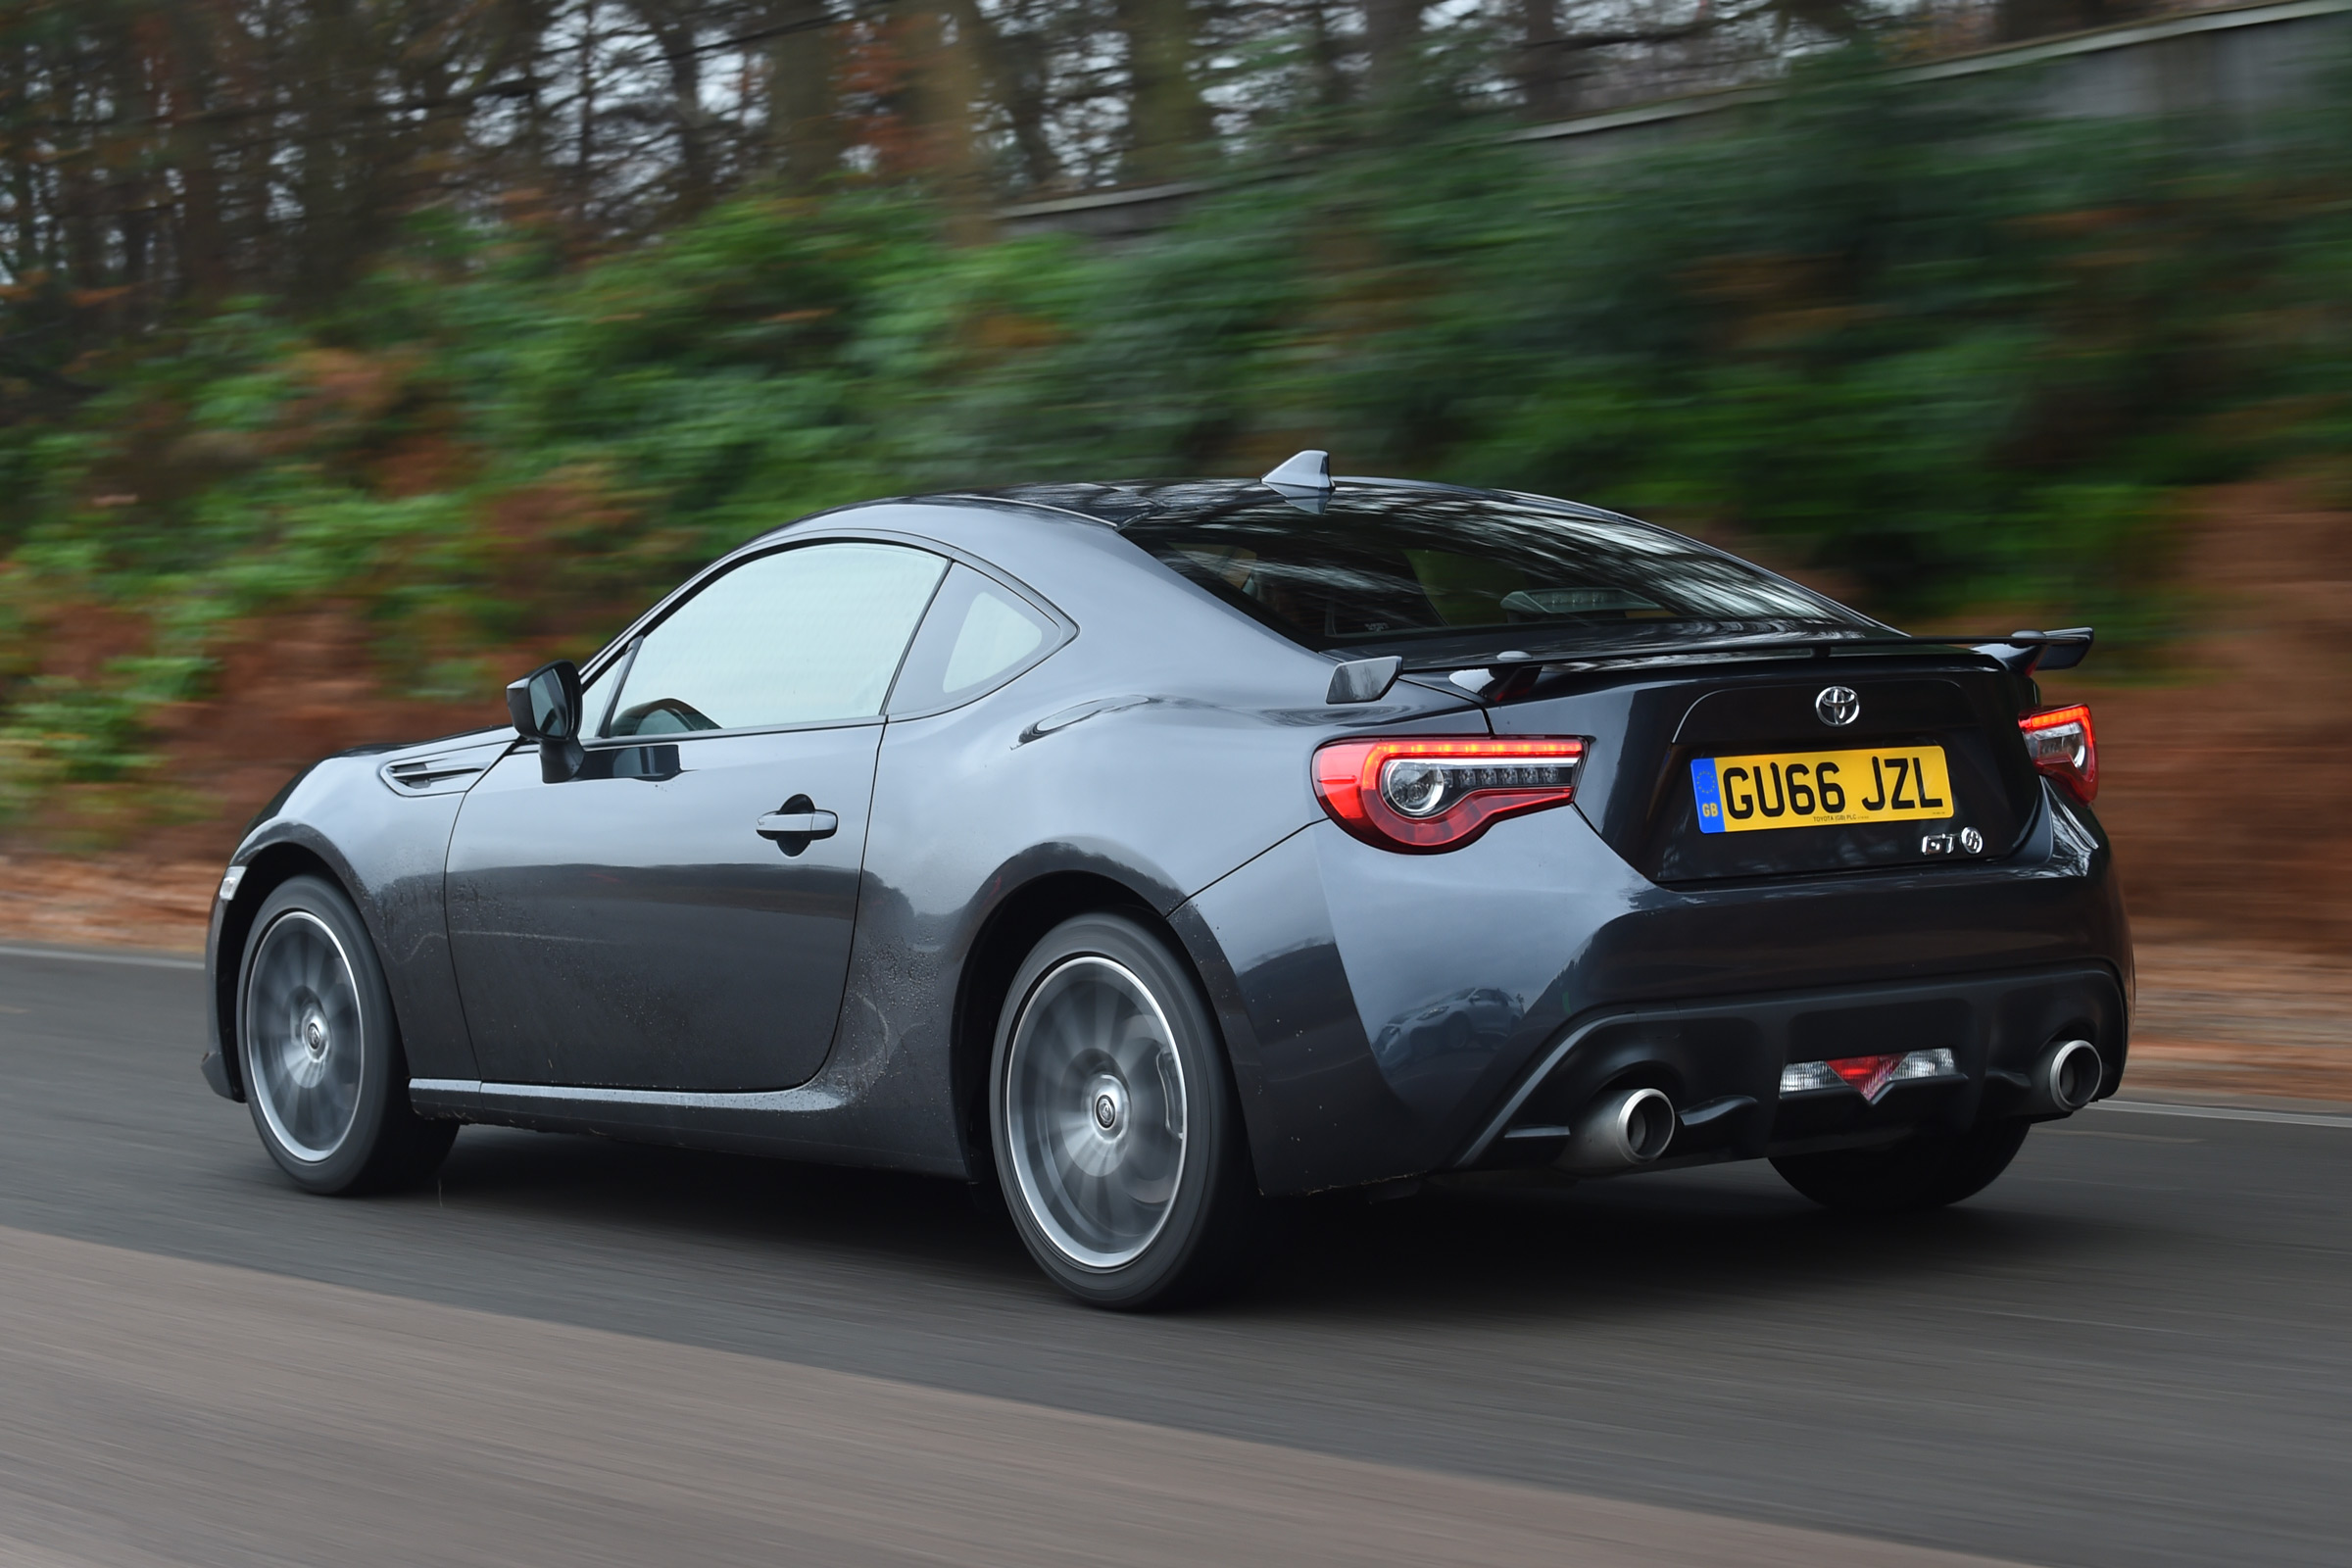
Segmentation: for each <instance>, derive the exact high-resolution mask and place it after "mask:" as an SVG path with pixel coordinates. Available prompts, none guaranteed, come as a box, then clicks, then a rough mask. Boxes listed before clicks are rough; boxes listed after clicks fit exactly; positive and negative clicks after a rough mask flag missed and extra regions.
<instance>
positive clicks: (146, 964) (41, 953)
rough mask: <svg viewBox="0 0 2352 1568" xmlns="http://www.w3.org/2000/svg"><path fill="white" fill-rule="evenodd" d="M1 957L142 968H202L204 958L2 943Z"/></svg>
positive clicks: (0, 946)
mask: <svg viewBox="0 0 2352 1568" xmlns="http://www.w3.org/2000/svg"><path fill="white" fill-rule="evenodd" d="M0 958H63V959H65V960H66V961H67V962H69V963H127V964H130V965H132V966H134V967H136V968H141V969H202V968H203V967H204V960H203V959H202V958H172V957H166V956H164V955H162V954H158V953H88V952H83V951H81V950H78V949H74V948H27V947H16V946H13V945H9V944H5V943H0Z"/></svg>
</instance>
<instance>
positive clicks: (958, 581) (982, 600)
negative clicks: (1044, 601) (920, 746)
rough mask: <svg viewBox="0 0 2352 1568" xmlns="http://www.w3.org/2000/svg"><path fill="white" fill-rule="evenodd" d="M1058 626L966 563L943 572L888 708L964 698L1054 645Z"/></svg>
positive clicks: (947, 704) (923, 707) (944, 704)
mask: <svg viewBox="0 0 2352 1568" xmlns="http://www.w3.org/2000/svg"><path fill="white" fill-rule="evenodd" d="M1061 632H1062V628H1061V627H1059V626H1057V625H1055V624H1054V622H1053V621H1052V620H1050V619H1048V618H1047V617H1046V616H1045V615H1044V614H1043V613H1040V612H1039V611H1038V610H1037V608H1036V607H1035V606H1033V605H1031V604H1030V603H1029V602H1028V601H1027V600H1025V599H1023V598H1021V597H1020V596H1019V595H1018V594H1015V593H1014V592H1013V591H1012V590H1011V589H1009V588H1006V587H1005V586H1004V585H1003V584H1001V583H998V582H996V581H994V580H992V579H991V578H989V577H988V576H987V575H985V574H984V573H981V572H977V571H974V570H972V569H971V568H970V567H969V566H957V567H956V568H955V570H953V571H952V572H950V573H949V574H948V580H947V582H946V583H945V584H944V585H943V586H942V587H941V588H940V590H939V598H938V600H937V601H936V602H934V603H933V605H932V606H931V613H930V614H929V615H927V616H925V617H924V620H923V629H922V632H921V634H920V635H919V636H917V637H916V638H915V640H914V648H913V651H912V652H910V653H909V654H908V655H907V669H906V673H904V674H902V675H901V676H900V677H899V684H898V686H897V688H896V689H895V690H893V691H892V692H891V694H890V711H892V712H893V713H922V712H929V711H932V710H934V709H940V708H952V707H955V706H956V705H957V704H959V703H967V702H970V701H971V700H972V699H973V698H976V697H979V696H981V695H982V694H984V693H986V692H988V691H989V690H991V689H992V688H994V687H997V686H1001V685H1003V684H1004V683H1005V681H1008V680H1010V679H1011V678H1012V677H1013V676H1015V675H1017V674H1019V673H1020V672H1021V671H1022V670H1024V669H1026V668H1028V667H1029V666H1030V665H1031V664H1034V663H1036V662H1038V661H1039V660H1040V659H1042V658H1044V657H1045V656H1046V655H1047V654H1049V653H1051V652H1053V650H1054V647H1055V646H1056V642H1057V640H1058V639H1059V637H1060V636H1061Z"/></svg>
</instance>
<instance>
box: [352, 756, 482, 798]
mask: <svg viewBox="0 0 2352 1568" xmlns="http://www.w3.org/2000/svg"><path fill="white" fill-rule="evenodd" d="M482 766H483V764H482V763H480V762H478V761H475V760H472V759H470V758H465V757H416V758H410V759H408V760H405V761H399V762H386V763H385V764H384V765H383V766H382V767H379V768H377V769H376V771H375V776H376V777H378V778H380V779H382V780H383V781H384V782H385V783H386V784H387V785H389V786H391V788H392V790H393V792H394V793H395V794H399V795H457V794H461V793H463V792H464V791H466V789H468V788H470V787H471V786H472V784H473V781H474V780H475V779H477V778H480V777H481V776H482Z"/></svg>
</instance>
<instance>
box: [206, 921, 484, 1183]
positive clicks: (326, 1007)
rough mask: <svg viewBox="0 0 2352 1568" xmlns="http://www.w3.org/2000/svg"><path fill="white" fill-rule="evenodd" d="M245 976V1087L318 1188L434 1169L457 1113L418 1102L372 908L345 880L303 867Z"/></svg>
mask: <svg viewBox="0 0 2352 1568" xmlns="http://www.w3.org/2000/svg"><path fill="white" fill-rule="evenodd" d="M253 931H254V935H253V940H252V941H250V942H249V943H247V944H246V947H245V961H244V967H243V972H242V973H241V974H240V976H239V979H238V986H237V1045H238V1051H239V1053H240V1057H239V1059H240V1062H241V1064H242V1066H243V1069H244V1074H245V1098H246V1102H247V1103H248V1104H249V1105H250V1107H251V1108H252V1111H253V1124H254V1127H255V1128H256V1129H257V1130H258V1131H259V1132H260V1133H261V1135H262V1145H263V1147H264V1148H266V1149H268V1150H269V1151H270V1158H272V1159H274V1160H276V1161H277V1163H278V1167H279V1168H280V1169H282V1170H283V1171H285V1173H286V1174H287V1175H289V1176H291V1177H293V1178H294V1180H295V1182H296V1183H297V1184H298V1185H300V1186H302V1187H306V1188H308V1189H310V1190H311V1191H312V1192H315V1193H358V1192H380V1191H384V1190H386V1189H390V1188H394V1187H401V1186H406V1185H409V1184H410V1183H413V1182H417V1181H421V1180H423V1179H424V1178H425V1177H427V1176H429V1175H431V1174H432V1173H433V1171H434V1170H435V1169H436V1168H438V1167H439V1165H440V1163H441V1161H442V1159H443V1157H444V1156H446V1155H447V1154H448V1152H449V1146H450V1144H451V1143H452V1142H453V1141H454V1140H455V1139H456V1137H457V1132H458V1126H457V1123H456V1122H447V1121H425V1120H423V1119H422V1118H420V1117H419V1116H418V1115H417V1112H416V1111H415V1110H414V1109H412V1108H411V1107H410V1105H409V1070H408V1063H407V1061H406V1060H405V1059H404V1058H403V1056H402V1054H401V1050H400V1035H399V1031H398V1029H397V1028H396V1027H395V1025H394V1023H393V1018H392V997H391V993H390V991H389V990H388V989H387V988H386V986H385V985H384V974H383V968H382V966H381V965H380V964H378V963H377V962H376V958H375V948H374V946H373V944H371V943H370V942H369V941H368V928H367V927H366V926H365V925H363V924H362V923H361V921H360V912H359V910H357V909H356V908H354V907H352V904H351V901H350V900H349V899H347V898H345V897H344V896H343V892H342V890H341V889H339V888H337V887H335V886H334V885H333V884H331V883H329V882H326V881H323V880H321V879H320V878H318V877H311V876H298V877H294V878H292V879H290V880H289V881H287V882H285V883H283V884H281V885H280V886H278V887H276V888H274V889H272V890H271V892H270V897H269V898H268V899H266V900H264V901H263V904H262V907H261V910H260V912H259V913H257V914H256V915H255V916H254V922H253Z"/></svg>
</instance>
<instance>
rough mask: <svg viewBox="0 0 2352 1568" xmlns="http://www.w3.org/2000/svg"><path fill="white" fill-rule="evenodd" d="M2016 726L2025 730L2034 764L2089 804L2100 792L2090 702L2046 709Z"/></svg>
mask: <svg viewBox="0 0 2352 1568" xmlns="http://www.w3.org/2000/svg"><path fill="white" fill-rule="evenodd" d="M2017 727H2018V728H2019V729H2021V730H2023V731H2025V734H2026V755H2027V756H2029V757H2031V758H2033V759H2034V766H2035V767H2038V768H2040V769H2041V770H2042V771H2043V772H2044V773H2047V774H2049V775H2050V777H2052V778H2054V779H2056V780H2057V781H2058V782H2059V783H2061V784H2063V785H2065V786H2066V792H2067V793H2068V794H2069V795H2072V796H2073V797H2074V798H2075V799H2076V800H2078V801H2081V802H2082V803H2083V804H2084V805H2085V806H2087V805H2089V804H2090V802H2091V801H2092V799H2093V798H2095V797H2096V796H2097V795H2098V793H2099V742H2098V738H2097V737H2096V736H2095V735H2093V734H2092V733H2091V729H2090V705H2089V704H2087V703H2077V704H2075V705H2074V706H2073V707H2072V708H2045V709H2043V710H2041V711H2039V712H2035V713H2028V714H2026V715H2025V716H2024V717H2022V718H2020V719H2019V720H2018V721H2017Z"/></svg>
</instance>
